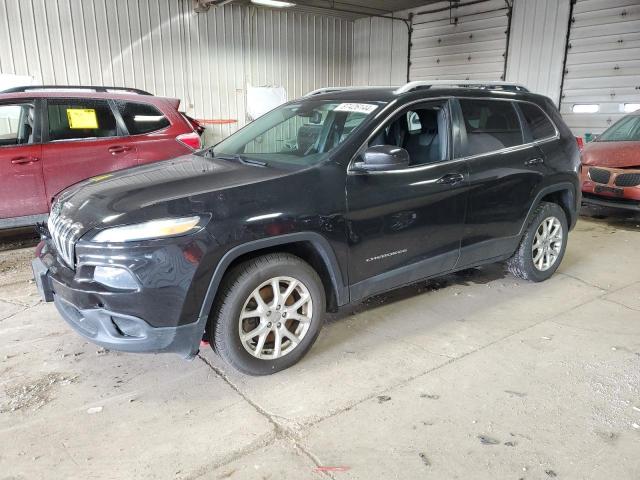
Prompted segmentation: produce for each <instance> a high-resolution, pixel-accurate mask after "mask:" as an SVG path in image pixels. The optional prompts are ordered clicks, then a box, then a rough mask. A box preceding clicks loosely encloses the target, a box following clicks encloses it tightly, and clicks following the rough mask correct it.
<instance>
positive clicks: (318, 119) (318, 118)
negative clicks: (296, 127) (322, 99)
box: [309, 110, 322, 125]
mask: <svg viewBox="0 0 640 480" xmlns="http://www.w3.org/2000/svg"><path fill="white" fill-rule="evenodd" d="M309 123H312V124H314V125H318V124H320V123H322V114H321V113H320V112H319V111H317V110H314V111H313V113H312V114H311V116H310V117H309Z"/></svg>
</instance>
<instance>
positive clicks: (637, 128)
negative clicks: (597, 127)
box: [597, 115, 640, 142]
mask: <svg viewBox="0 0 640 480" xmlns="http://www.w3.org/2000/svg"><path fill="white" fill-rule="evenodd" d="M597 141H598V142H621V141H623V142H624V141H627V142H628V141H640V115H629V116H628V117H623V118H622V120H620V121H618V122H616V123H614V124H613V125H612V126H611V127H609V128H608V129H607V130H605V131H604V133H603V134H602V135H600V136H599V137H598V140H597Z"/></svg>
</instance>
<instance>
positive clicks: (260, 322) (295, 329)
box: [210, 253, 326, 375]
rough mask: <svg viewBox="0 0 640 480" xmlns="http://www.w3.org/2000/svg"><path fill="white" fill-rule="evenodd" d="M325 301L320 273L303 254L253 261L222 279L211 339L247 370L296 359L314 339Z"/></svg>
mask: <svg viewBox="0 0 640 480" xmlns="http://www.w3.org/2000/svg"><path fill="white" fill-rule="evenodd" d="M325 306H326V301H325V292H324V288H323V285H322V281H321V280H320V277H319V276H318V274H317V273H316V271H315V270H314V269H313V268H312V267H311V266H310V265H309V264H307V263H306V262H304V261H303V260H301V259H300V258H298V257H296V256H294V255H291V254H287V253H273V254H268V255H264V256H261V257H257V258H254V259H252V260H248V261H246V262H243V263H241V264H240V265H238V266H237V267H235V268H234V269H233V270H231V271H230V272H229V273H228V274H227V275H226V276H225V278H224V279H223V282H222V285H221V287H220V291H219V294H218V297H217V300H216V304H215V305H214V308H213V315H212V318H211V322H212V323H211V325H212V328H211V329H210V331H211V338H210V344H211V346H212V348H213V349H214V351H216V352H217V353H218V354H219V355H220V356H221V357H222V358H223V359H224V360H225V361H226V362H227V363H229V364H230V365H231V366H233V367H234V368H236V369H238V370H240V371H241V372H243V373H246V374H248V375H269V374H271V373H275V372H278V371H280V370H284V369H286V368H289V367H290V366H292V365H294V364H295V363H297V362H298V361H299V360H300V359H301V358H302V357H303V356H304V355H305V354H306V353H307V351H308V350H309V349H310V348H311V346H312V345H313V343H314V342H315V340H316V338H317V337H318V334H319V333H320V329H321V328H322V323H323V321H324V311H325Z"/></svg>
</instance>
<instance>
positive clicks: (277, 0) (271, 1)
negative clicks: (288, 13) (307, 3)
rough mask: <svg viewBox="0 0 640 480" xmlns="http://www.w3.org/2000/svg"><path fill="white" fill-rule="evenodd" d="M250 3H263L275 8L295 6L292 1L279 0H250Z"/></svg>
mask: <svg viewBox="0 0 640 480" xmlns="http://www.w3.org/2000/svg"><path fill="white" fill-rule="evenodd" d="M251 3H255V4H256V5H263V6H265V7H275V8H286V7H295V5H296V4H295V3H292V2H283V1H281V0H251Z"/></svg>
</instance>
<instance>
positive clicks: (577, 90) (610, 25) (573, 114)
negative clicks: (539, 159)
mask: <svg viewBox="0 0 640 480" xmlns="http://www.w3.org/2000/svg"><path fill="white" fill-rule="evenodd" d="M638 103H640V3H639V2H638V0H608V1H606V2H603V1H602V0H578V1H577V2H576V3H575V5H574V7H573V15H572V21H571V30H570V34H569V46H568V50H567V62H566V68H565V76H564V84H563V90H562V100H561V112H562V116H563V117H564V119H565V121H566V122H567V124H568V125H569V127H571V129H572V130H573V132H574V134H576V135H580V136H583V135H584V134H585V133H601V132H602V131H603V130H604V129H606V128H607V127H608V126H609V125H611V123H613V122H615V121H616V120H618V119H619V118H620V117H622V116H623V115H624V112H625V109H626V110H627V111H628V110H631V109H633V108H634V107H633V105H637V104H638Z"/></svg>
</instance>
